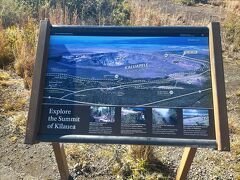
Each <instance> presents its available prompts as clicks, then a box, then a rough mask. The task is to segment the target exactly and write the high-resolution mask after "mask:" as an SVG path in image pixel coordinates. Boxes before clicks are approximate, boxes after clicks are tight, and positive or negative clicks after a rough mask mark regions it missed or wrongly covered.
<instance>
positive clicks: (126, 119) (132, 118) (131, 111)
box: [121, 107, 146, 124]
mask: <svg viewBox="0 0 240 180" xmlns="http://www.w3.org/2000/svg"><path fill="white" fill-rule="evenodd" d="M121 119H122V123H125V124H145V123H146V122H145V120H146V118H145V108H137V107H136V108H122V111H121Z"/></svg>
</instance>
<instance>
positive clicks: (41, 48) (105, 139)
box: [25, 21, 230, 150]
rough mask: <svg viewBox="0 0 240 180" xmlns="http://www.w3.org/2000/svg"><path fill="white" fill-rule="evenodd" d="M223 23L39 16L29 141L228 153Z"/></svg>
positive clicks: (27, 134) (32, 142)
mask: <svg viewBox="0 0 240 180" xmlns="http://www.w3.org/2000/svg"><path fill="white" fill-rule="evenodd" d="M219 28H220V26H219V24H218V23H211V24H210V25H209V27H191V26H189V27H96V26H52V25H51V24H50V22H49V21H42V22H41V26H40V33H39V42H38V48H37V56H36V62H35V68H34V77H33V78H34V79H33V86H32V94H31V99H30V108H29V114H28V122H27V131H26V138H25V143H28V144H34V143H37V142H41V141H45V142H76V143H109V144H145V145H174V146H191V147H213V148H216V147H217V148H218V150H229V147H230V146H229V136H228V135H229V132H228V127H227V126H228V123H227V109H226V101H225V100H226V99H225V95H226V93H225V88H224V76H223V66H222V56H221V39H220V29H219Z"/></svg>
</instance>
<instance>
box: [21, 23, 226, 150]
mask: <svg viewBox="0 0 240 180" xmlns="http://www.w3.org/2000/svg"><path fill="white" fill-rule="evenodd" d="M79 27H81V28H79ZM73 29H74V33H76V34H78V33H80V34H81V35H84V34H87V35H89V33H90V34H91V33H92V34H94V35H105V33H106V30H107V31H108V32H110V33H109V35H114V34H117V35H119V34H120V35H123V36H124V35H128V36H130V35H133V34H134V33H135V31H136V30H137V32H138V35H140V36H141V35H142V36H144V35H145V34H146V31H147V32H148V33H151V36H159V32H161V34H162V33H170V34H174V33H176V32H177V33H179V32H178V31H180V32H181V31H182V32H184V33H186V32H187V33H194V34H196V33H197V32H198V31H199V29H200V30H201V32H203V31H204V32H206V33H209V48H210V64H211V78H212V93H213V108H214V126H215V137H216V140H211V139H176V138H155V137H128V136H123V137H119V136H98V135H39V134H38V133H39V126H40V122H41V107H42V97H43V87H44V74H45V73H46V65H47V55H48V47H49V39H50V33H52V32H53V33H56V34H59V33H66V34H67V33H70V32H72V30H73ZM225 94H226V93H225V86H224V73H223V61H222V49H221V37H220V25H219V23H217V22H212V23H210V24H209V26H208V27H96V26H93V27H82V26H52V25H51V24H50V22H49V21H48V20H44V21H41V24H40V32H39V41H38V47H37V55H36V62H35V68H34V77H33V85H32V93H31V99H30V107H29V114H28V121H27V129H26V136H25V143H27V144H34V143H37V142H40V141H46V142H76V143H108V144H145V145H172V146H190V147H212V148H217V149H218V150H221V151H229V150H230V142H229V141H230V140H229V131H228V119H227V108H226V95H225Z"/></svg>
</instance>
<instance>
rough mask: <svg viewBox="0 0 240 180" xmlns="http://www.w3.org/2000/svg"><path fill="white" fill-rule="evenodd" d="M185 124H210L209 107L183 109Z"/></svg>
mask: <svg viewBox="0 0 240 180" xmlns="http://www.w3.org/2000/svg"><path fill="white" fill-rule="evenodd" d="M183 125H184V126H209V114H208V110H207V109H183Z"/></svg>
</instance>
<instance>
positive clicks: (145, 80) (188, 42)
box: [43, 35, 212, 108]
mask: <svg viewBox="0 0 240 180" xmlns="http://www.w3.org/2000/svg"><path fill="white" fill-rule="evenodd" d="M43 104H50V105H52V104H63V105H65V104H66V105H67V104H68V105H75V104H80V105H87V106H126V107H201V108H212V90H211V78H210V60H209V47H208V37H170V36H169V37H126V36H125V37H121V36H63V35H62V36H61V35H52V36H51V38H50V47H49V55H48V65H47V73H46V75H45V89H44V99H43Z"/></svg>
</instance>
